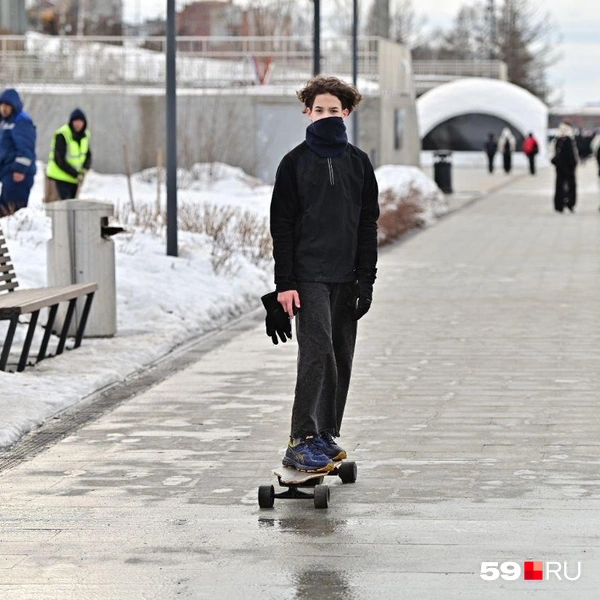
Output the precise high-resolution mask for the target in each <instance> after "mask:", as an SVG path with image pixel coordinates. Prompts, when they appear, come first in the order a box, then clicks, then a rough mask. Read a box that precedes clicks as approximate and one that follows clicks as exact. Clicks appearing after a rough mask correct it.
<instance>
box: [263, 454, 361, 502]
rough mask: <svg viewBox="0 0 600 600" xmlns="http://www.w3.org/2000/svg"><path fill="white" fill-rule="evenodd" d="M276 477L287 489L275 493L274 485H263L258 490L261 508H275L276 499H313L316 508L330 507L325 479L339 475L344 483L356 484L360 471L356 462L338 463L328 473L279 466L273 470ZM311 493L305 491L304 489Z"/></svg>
mask: <svg viewBox="0 0 600 600" xmlns="http://www.w3.org/2000/svg"><path fill="white" fill-rule="evenodd" d="M273 473H274V475H275V476H276V477H277V481H278V482H279V485H280V486H281V487H284V488H287V489H286V490H285V491H283V492H275V486H273V485H261V486H259V488H258V505H259V506H260V507H261V508H273V505H274V504H275V498H281V499H290V498H291V499H294V498H297V499H311V498H312V499H313V500H314V504H315V508H327V507H328V506H329V486H328V485H325V484H324V483H323V480H324V479H325V477H327V476H329V475H337V476H338V477H339V478H340V479H341V480H342V483H354V482H355V481H356V477H357V474H358V469H357V467H356V463H355V462H354V461H351V460H348V461H338V462H336V463H335V468H334V469H333V470H332V471H328V472H326V473H305V472H303V471H298V470H296V469H292V468H291V467H284V466H279V467H276V468H275V469H273ZM302 488H304V489H308V490H309V491H304V489H302ZM310 490H312V491H310Z"/></svg>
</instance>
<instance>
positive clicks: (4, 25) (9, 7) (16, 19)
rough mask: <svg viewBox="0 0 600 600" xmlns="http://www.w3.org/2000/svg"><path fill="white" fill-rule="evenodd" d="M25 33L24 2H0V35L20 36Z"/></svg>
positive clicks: (6, 0)
mask: <svg viewBox="0 0 600 600" xmlns="http://www.w3.org/2000/svg"><path fill="white" fill-rule="evenodd" d="M26 31H27V12H26V11H25V2H24V1H23V0H22V1H20V2H18V1H15V0H0V33H10V34H13V35H22V34H24V33H25V32H26Z"/></svg>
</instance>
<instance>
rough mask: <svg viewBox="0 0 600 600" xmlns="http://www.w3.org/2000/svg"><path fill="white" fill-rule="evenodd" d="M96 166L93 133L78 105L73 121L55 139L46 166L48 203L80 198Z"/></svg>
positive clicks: (64, 126) (73, 113)
mask: <svg viewBox="0 0 600 600" xmlns="http://www.w3.org/2000/svg"><path fill="white" fill-rule="evenodd" d="M91 166H92V150H91V148H90V132H89V130H88V128H87V118H86V116H85V113H84V112H83V111H82V110H81V109H79V108H76V109H75V110H74V111H73V112H72V113H71V116H70V117H69V122H68V123H67V124H66V125H63V126H62V127H59V128H58V129H57V130H56V131H55V132H54V136H53V138H52V145H51V148H50V157H49V159H48V166H47V168H46V193H45V200H44V201H45V202H53V201H54V200H69V199H72V198H76V197H77V195H78V192H79V190H80V188H81V186H82V184H83V180H84V178H85V175H86V173H87V171H88V169H89V168H90V167H91Z"/></svg>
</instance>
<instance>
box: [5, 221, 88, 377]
mask: <svg viewBox="0 0 600 600" xmlns="http://www.w3.org/2000/svg"><path fill="white" fill-rule="evenodd" d="M18 287H19V284H18V282H17V277H16V275H15V271H14V267H13V266H12V264H11V259H10V256H9V254H8V248H7V246H6V241H5V239H4V235H3V233H2V229H0V320H8V321H9V325H8V330H7V332H6V337H5V339H4V344H3V346H2V352H1V353H0V371H6V367H7V365H8V358H9V355H10V350H11V347H12V343H13V339H14V336H15V332H16V329H17V324H18V323H19V317H20V316H21V315H24V314H30V315H31V318H30V321H29V326H28V329H27V334H26V336H25V342H24V343H23V348H22V350H21V357H20V359H19V363H18V366H17V371H23V370H24V369H25V367H26V366H27V358H28V356H29V351H30V349H31V343H32V341H33V334H34V332H35V327H36V325H37V322H38V317H39V314H40V310H42V309H43V308H48V309H49V311H48V320H47V322H46V326H45V328H46V331H45V333H44V336H43V338H42V342H41V344H40V349H39V351H38V355H37V359H36V363H38V362H40V361H41V360H44V358H45V357H46V353H47V351H48V344H49V342H50V336H51V334H52V330H53V327H54V320H55V318H56V313H57V311H58V306H59V304H60V303H61V302H68V303H69V306H68V307H67V311H66V316H65V319H64V323H63V325H62V328H61V331H60V334H59V335H60V337H59V342H58V346H57V348H56V354H62V353H63V351H64V349H65V343H66V341H67V334H68V331H69V327H70V325H71V321H72V319H73V315H74V313H75V305H76V303H77V299H78V298H81V297H82V296H86V299H85V305H84V308H83V311H82V313H81V319H80V321H79V326H78V327H77V331H76V335H75V346H74V347H75V348H78V347H79V346H80V345H81V339H82V338H83V333H84V331H85V325H86V322H87V318H88V315H89V313H90V309H91V307H92V300H93V299H94V292H95V291H96V290H97V289H98V284H97V283H84V284H76V285H64V286H60V287H48V288H36V289H29V290H17V288H18Z"/></svg>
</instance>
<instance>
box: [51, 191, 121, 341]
mask: <svg viewBox="0 0 600 600" xmlns="http://www.w3.org/2000/svg"><path fill="white" fill-rule="evenodd" d="M46 214H47V215H48V216H50V218H51V219H52V239H51V240H50V241H49V242H48V285H49V286H59V285H69V284H73V283H92V282H94V281H95V282H97V283H98V290H97V292H96V293H95V295H94V301H93V302H92V309H91V311H90V314H89V317H88V320H87V326H86V329H85V337H110V336H113V335H115V334H116V332H117V286H116V278H115V246H114V243H113V241H112V239H111V238H110V235H112V233H116V232H117V231H118V230H119V229H120V228H108V217H110V216H112V215H113V214H114V207H113V205H112V204H110V203H109V202H96V201H91V200H63V201H61V202H53V203H51V204H47V205H46ZM82 311H83V299H80V300H78V301H77V308H76V310H75V315H74V317H73V322H72V324H71V329H70V330H69V335H75V332H76V328H77V326H78V324H79V319H80V317H81V314H82ZM65 313H66V308H63V307H60V309H59V311H58V313H57V315H56V320H55V329H56V330H57V331H60V328H61V327H62V324H63V322H64V317H65Z"/></svg>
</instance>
